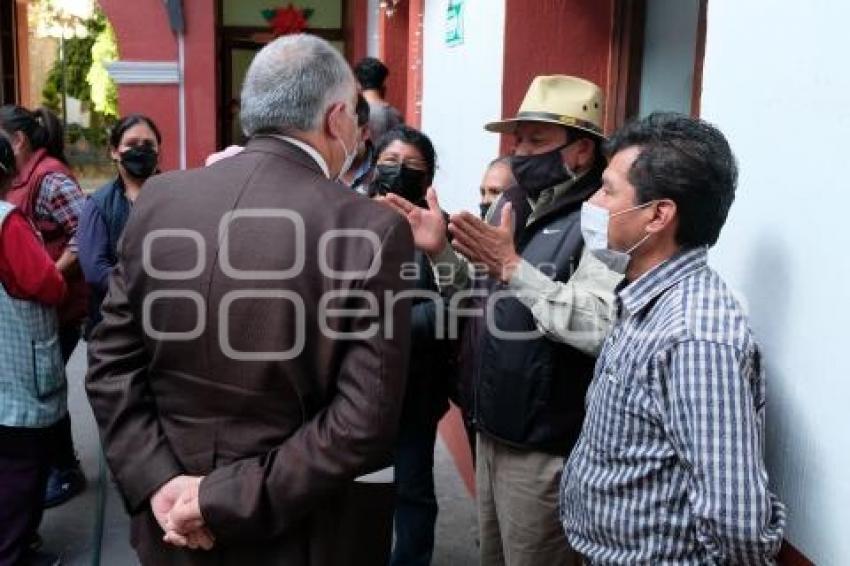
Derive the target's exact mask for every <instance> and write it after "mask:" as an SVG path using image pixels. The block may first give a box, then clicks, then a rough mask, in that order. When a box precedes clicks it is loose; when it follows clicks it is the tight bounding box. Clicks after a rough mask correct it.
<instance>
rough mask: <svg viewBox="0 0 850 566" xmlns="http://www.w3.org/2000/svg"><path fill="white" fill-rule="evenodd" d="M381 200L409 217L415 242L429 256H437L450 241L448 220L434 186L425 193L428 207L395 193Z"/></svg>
mask: <svg viewBox="0 0 850 566" xmlns="http://www.w3.org/2000/svg"><path fill="white" fill-rule="evenodd" d="M379 200H380V201H381V202H383V203H385V204H388V205H389V206H391V207H393V208H394V209H395V210H397V211H398V212H399V213H400V214H401V215H402V216H404V217H405V218H407V221H408V222H409V223H410V229H411V230H412V231H413V242H414V244H415V245H416V247H417V248H419V249H420V250H422V251H423V252H425V253H426V254H428V255H429V256H435V255H437V254H439V253H440V252H441V251H442V250H443V248H444V247H445V246H446V243H447V241H448V240H447V239H446V220H445V218H444V217H443V211H442V210H441V209H440V203H439V202H438V201H437V192H436V191H435V190H434V188H433V187H431V188H429V189H428V192H427V193H425V200H426V202H427V203H428V208H421V207H419V206H416V205H415V204H413V203H412V202H410V201H409V200H407V199H405V198H404V197H400V196H398V195H397V194H394V193H389V194H387V195H386V197H383V198H381V199H379Z"/></svg>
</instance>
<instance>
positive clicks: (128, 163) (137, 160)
mask: <svg viewBox="0 0 850 566" xmlns="http://www.w3.org/2000/svg"><path fill="white" fill-rule="evenodd" d="M158 161H159V155H158V154H157V152H156V151H155V150H154V148H153V147H152V146H150V145H149V144H144V145H138V146H135V147H131V148H130V149H127V150H125V151H123V152H122V153H121V165H123V166H124V169H126V170H127V173H129V174H130V175H131V176H133V177H135V178H136V179H147V178H148V177H150V176H151V175H153V174H154V173H155V172H156V165H157V162H158Z"/></svg>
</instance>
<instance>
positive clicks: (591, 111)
mask: <svg viewBox="0 0 850 566" xmlns="http://www.w3.org/2000/svg"><path fill="white" fill-rule="evenodd" d="M604 114H605V103H604V97H603V94H602V89H600V88H599V87H598V86H596V85H595V84H593V83H592V82H590V81H588V80H585V79H581V78H579V77H571V76H569V75H541V76H538V77H535V78H534V80H533V81H531V85H530V86H529V87H528V91H527V92H526V93H525V98H523V100H522V104H521V105H520V107H519V112H517V115H516V117H514V118H508V119H505V120H502V121H500V122H493V123H490V124H487V125H486V126H485V128H486V129H487V130H489V131H491V132H501V133H510V132H512V131H513V130H514V128H515V127H516V124H517V122H523V121H532V122H545V123H550V124H558V125H562V126H567V127H571V128H576V129H579V130H584V131H587V132H589V133H592V134H594V135H596V136H599V137H603V133H602V131H603V126H602V122H603V116H604Z"/></svg>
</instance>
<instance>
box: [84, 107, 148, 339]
mask: <svg viewBox="0 0 850 566" xmlns="http://www.w3.org/2000/svg"><path fill="white" fill-rule="evenodd" d="M161 143H162V135H161V134H160V133H159V128H157V127H156V124H155V123H154V122H153V120H151V119H150V118H148V117H147V116H143V115H141V114H131V115H130V116H126V117H124V118H122V119H121V120H119V121H118V123H117V124H115V126H114V127H113V128H112V132H111V133H110V136H109V151H110V156H111V157H112V160H113V161H114V162H115V166H116V168H117V169H118V175H117V176H116V177H115V179H114V180H113V181H111V182H109V183H107V184H106V185H104V186H103V187H101V188H100V189H98V190H97V192H95V193H94V194H93V195H91V197H89V199H88V201H87V202H86V205H85V207H84V208H83V213H82V216H81V217H80V226H79V229H78V232H77V237H78V241H79V254H80V266H81V267H82V269H83V274H84V275H85V279H86V282H87V283H88V284H89V319H88V324H87V326H86V336H88V335H89V333H90V332H91V329H92V328H94V326H95V325H96V324H97V323H98V322H100V319H101V314H100V305H101V303H102V302H103V298H104V297H105V296H106V289H107V279H108V278H109V274H110V273H111V272H112V268H113V267H114V266H115V264H116V262H117V261H118V252H117V250H118V238H120V237H121V233H122V232H123V231H124V225H125V224H126V223H127V218H128V216H129V215H130V210H131V208H132V206H133V203H134V202H135V201H136V197H138V196H139V192H140V191H141V190H142V184H143V183H144V182H145V180H147V179H148V177H150V176H151V175H153V174H154V173H156V172H157V170H158V165H159V152H160V145H161Z"/></svg>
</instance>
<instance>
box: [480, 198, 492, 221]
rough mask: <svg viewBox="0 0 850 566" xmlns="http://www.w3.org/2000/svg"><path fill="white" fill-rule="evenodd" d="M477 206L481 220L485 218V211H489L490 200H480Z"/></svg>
mask: <svg viewBox="0 0 850 566" xmlns="http://www.w3.org/2000/svg"><path fill="white" fill-rule="evenodd" d="M478 206H480V207H481V220H484V219H485V218H487V213H488V212H490V207H491V206H493V203H492V202H482V203H480V204H479V205H478Z"/></svg>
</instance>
